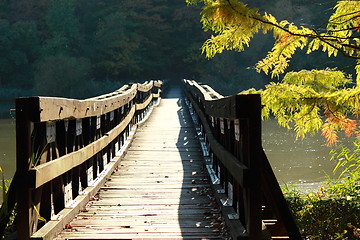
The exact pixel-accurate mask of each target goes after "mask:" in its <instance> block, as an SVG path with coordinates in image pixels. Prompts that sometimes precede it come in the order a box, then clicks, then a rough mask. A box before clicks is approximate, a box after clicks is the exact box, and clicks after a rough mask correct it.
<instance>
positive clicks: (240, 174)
mask: <svg viewBox="0 0 360 240" xmlns="http://www.w3.org/2000/svg"><path fill="white" fill-rule="evenodd" d="M189 98H191V96H189ZM194 108H195V111H196V112H197V114H198V116H199V117H200V119H201V121H202V123H203V127H204V129H205V131H206V133H207V139H208V141H209V143H210V145H211V149H212V151H213V152H214V154H215V155H216V156H217V157H218V158H219V159H221V161H222V163H223V164H224V166H225V167H226V168H227V169H228V170H229V171H230V172H231V174H232V176H233V177H234V178H235V179H236V180H237V182H238V183H239V184H242V185H243V186H246V184H249V179H248V178H249V173H248V168H247V167H246V166H245V165H244V164H243V163H241V162H240V161H239V160H238V159H237V158H236V157H235V156H234V155H232V154H231V153H230V152H228V151H227V150H226V149H225V148H224V147H223V146H222V145H221V144H220V143H219V142H218V141H217V140H216V139H215V138H214V136H213V134H212V131H211V129H210V127H209V125H208V124H207V121H206V117H205V115H204V114H203V113H202V111H201V110H200V108H199V106H198V105H197V104H196V103H195V102H194Z"/></svg>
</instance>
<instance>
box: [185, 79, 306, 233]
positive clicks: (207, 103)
mask: <svg viewBox="0 0 360 240" xmlns="http://www.w3.org/2000/svg"><path fill="white" fill-rule="evenodd" d="M184 84H185V93H186V99H187V100H186V101H187V103H188V107H189V110H190V112H191V114H192V116H193V120H194V123H195V126H196V129H197V131H198V135H199V136H200V141H201V145H202V147H203V152H204V157H205V159H206V163H207V165H206V168H207V170H208V172H209V174H210V176H211V181H212V183H213V185H212V186H213V188H214V191H215V195H216V198H217V200H218V202H219V204H220V206H221V208H222V213H223V216H224V219H225V220H226V222H227V224H228V226H229V227H230V233H231V235H232V237H233V238H234V239H264V238H265V239H270V237H274V236H276V237H288V238H290V239H301V235H300V233H299V230H298V227H297V225H296V222H295V220H294V218H293V216H292V214H291V212H290V210H289V208H288V206H287V203H286V201H285V199H284V197H283V195H282V192H281V189H280V187H279V184H278V182H277V180H276V178H275V175H274V173H273V171H272V169H271V166H270V164H269V161H268V159H267V157H266V155H265V153H264V150H263V148H262V142H261V97H260V95H256V94H254V95H234V96H229V97H223V96H221V95H220V94H218V93H217V92H215V91H214V90H213V89H212V88H211V87H209V86H207V85H203V84H199V83H197V82H195V81H190V80H184Z"/></svg>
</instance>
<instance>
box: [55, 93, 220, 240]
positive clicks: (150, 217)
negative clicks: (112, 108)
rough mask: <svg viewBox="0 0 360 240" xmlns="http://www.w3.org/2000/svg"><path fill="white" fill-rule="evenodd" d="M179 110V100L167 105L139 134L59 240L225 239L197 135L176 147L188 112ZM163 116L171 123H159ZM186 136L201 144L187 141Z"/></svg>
mask: <svg viewBox="0 0 360 240" xmlns="http://www.w3.org/2000/svg"><path fill="white" fill-rule="evenodd" d="M179 108H180V107H179V106H178V105H177V99H169V100H168V99H166V100H163V101H162V104H161V105H160V106H159V107H158V108H156V109H155V110H154V115H152V116H151V117H150V119H149V121H148V122H147V123H146V124H144V125H143V126H142V127H141V128H140V129H139V130H138V133H139V135H137V136H141V137H135V139H134V142H133V144H132V147H131V149H129V151H128V152H127V155H126V156H125V157H124V158H123V160H122V162H121V164H120V165H119V167H118V169H117V171H116V172H115V173H114V174H113V175H112V177H111V178H110V179H109V181H108V182H106V184H105V186H104V187H102V188H101V190H100V191H99V192H98V194H97V195H96V197H95V199H93V200H92V201H90V202H89V203H88V205H87V206H86V207H85V210H84V211H83V212H81V213H79V214H78V215H77V217H76V219H74V220H73V221H72V222H71V223H70V224H71V226H72V229H73V231H71V229H70V231H69V232H66V231H63V232H62V233H61V235H60V236H59V237H58V238H57V239H124V238H129V239H136V238H139V239H140V238H141V239H144V238H145V239H146V238H149V239H151V238H153V239H186V238H188V239H212V238H214V239H219V238H222V237H221V235H220V234H219V233H218V232H216V231H214V229H213V228H211V223H212V220H211V219H209V218H206V217H207V216H208V214H209V213H211V211H212V209H213V205H212V204H213V202H212V200H211V196H208V194H207V191H209V185H210V183H209V180H208V175H207V173H206V172H204V167H203V164H204V159H203V156H202V154H201V152H200V150H199V148H200V145H199V143H198V141H197V138H196V134H195V132H194V131H188V130H185V131H183V133H182V136H181V139H182V141H181V143H180V144H181V145H180V146H181V147H177V146H179V145H177V142H178V140H179V138H178V137H177V136H178V135H179V130H180V129H181V124H183V123H180V121H179V119H178V116H179V115H178V111H185V110H184V109H180V110H179ZM169 115H170V116H169ZM161 116H166V118H165V119H166V121H169V122H168V124H160V125H159V123H158V122H156V121H158V117H160V118H161ZM185 117H186V119H187V120H186V121H187V122H190V116H189V115H188V114H187V113H186V115H185ZM174 126H175V127H174ZM176 126H177V127H176ZM187 126H191V125H189V123H187ZM176 128H178V129H177V130H176ZM168 130H169V131H168ZM182 130H184V129H182ZM189 130H190V129H189ZM186 131H187V132H186ZM150 133H151V134H150ZM164 133H166V134H164ZM187 134H191V135H192V139H195V140H196V141H193V142H191V144H190V143H188V142H187V141H184V138H183V137H186V136H187ZM174 135H175V137H171V136H174ZM164 136H165V137H164ZM163 137H164V138H163ZM146 138H150V140H144V139H146ZM151 142H155V144H153V143H151ZM178 144H179V143H178ZM184 144H189V145H184Z"/></svg>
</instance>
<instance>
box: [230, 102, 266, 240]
mask: <svg viewBox="0 0 360 240" xmlns="http://www.w3.org/2000/svg"><path fill="white" fill-rule="evenodd" d="M244 97H245V96H238V97H237V104H236V106H237V107H241V110H240V109H237V110H238V111H244V110H245V109H244V107H245V108H246V111H247V113H248V120H247V121H246V124H247V126H246V128H247V129H246V132H247V134H246V136H245V137H246V138H247V139H246V142H248V144H247V146H246V148H247V149H244V150H245V152H246V155H245V156H244V157H245V159H244V161H245V164H246V165H247V167H248V168H249V169H250V179H249V185H250V186H249V190H248V198H247V204H248V212H247V215H248V222H247V224H248V226H246V228H247V230H248V234H249V238H250V239H253V240H258V239H261V238H262V231H261V229H262V217H261V205H262V201H261V199H262V196H261V178H260V176H259V174H260V173H261V167H262V166H261V153H262V145H261V98H260V95H247V96H246V98H247V100H248V101H247V105H246V106H244ZM240 99H241V100H240ZM240 101H241V102H242V103H241V104H240Z"/></svg>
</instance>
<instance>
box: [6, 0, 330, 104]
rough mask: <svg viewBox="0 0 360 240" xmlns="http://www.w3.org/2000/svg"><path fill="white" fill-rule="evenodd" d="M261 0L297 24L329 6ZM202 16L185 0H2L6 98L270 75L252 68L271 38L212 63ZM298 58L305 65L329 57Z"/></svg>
mask: <svg viewBox="0 0 360 240" xmlns="http://www.w3.org/2000/svg"><path fill="white" fill-rule="evenodd" d="M256 3H257V4H258V5H259V8H260V9H261V8H264V9H269V8H270V9H271V10H272V13H274V14H275V15H276V14H278V15H277V16H278V17H279V18H282V17H284V18H287V19H290V20H292V21H295V22H301V21H304V22H309V21H310V22H312V21H313V22H316V21H317V22H319V21H320V20H319V19H318V17H319V16H320V15H319V14H317V13H318V12H319V11H322V12H323V13H325V14H326V12H324V11H323V10H324V9H325V10H326V9H327V8H329V6H328V5H325V6H321V5H316V4H314V1H312V0H308V1H300V0H272V1H263V0H259V1H257V2H256ZM279 6H284V7H279ZM322 15H324V14H322ZM199 19H200V16H199V9H198V8H197V6H187V5H186V3H185V0H179V1H171V0H121V1H119V0H32V1H28V0H0V53H1V54H0V101H1V100H13V99H14V97H16V96H24V95H47V96H64V97H78V98H84V97H89V96H94V95H97V94H101V93H104V92H108V91H112V90H114V89H116V88H117V87H119V86H121V85H122V84H123V83H126V82H129V81H143V80H148V79H167V78H172V79H181V78H191V79H196V80H198V81H202V82H206V83H209V84H210V85H212V86H214V87H215V88H216V90H217V91H220V92H222V93H224V94H234V93H236V92H239V91H241V90H244V89H248V88H250V87H255V88H260V87H262V86H263V85H264V83H266V82H268V81H269V79H268V77H267V76H264V75H259V74H256V72H255V70H254V69H253V68H252V66H253V65H254V64H255V63H256V61H257V59H259V58H260V57H261V56H264V55H265V54H266V52H267V51H269V50H270V46H271V44H268V41H267V39H264V37H261V38H257V39H254V41H253V42H252V45H251V46H250V51H246V53H234V52H224V53H223V54H221V55H219V56H216V57H215V58H214V59H212V60H211V61H209V60H207V59H206V58H205V57H204V56H203V55H201V46H202V43H203V42H204V41H205V40H206V39H207V38H208V37H209V35H210V34H211V33H210V32H204V31H203V30H202V29H201V24H200V23H199ZM326 61H328V59H327V60H326ZM292 62H293V65H294V66H296V67H297V68H300V69H301V68H306V67H308V65H309V64H310V65H311V64H315V65H316V64H318V63H321V62H323V61H321V60H320V61H317V62H315V63H311V62H309V61H307V56H300V57H299V58H294V60H293V61H292ZM320 67H321V66H320ZM224 82H225V84H224Z"/></svg>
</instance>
